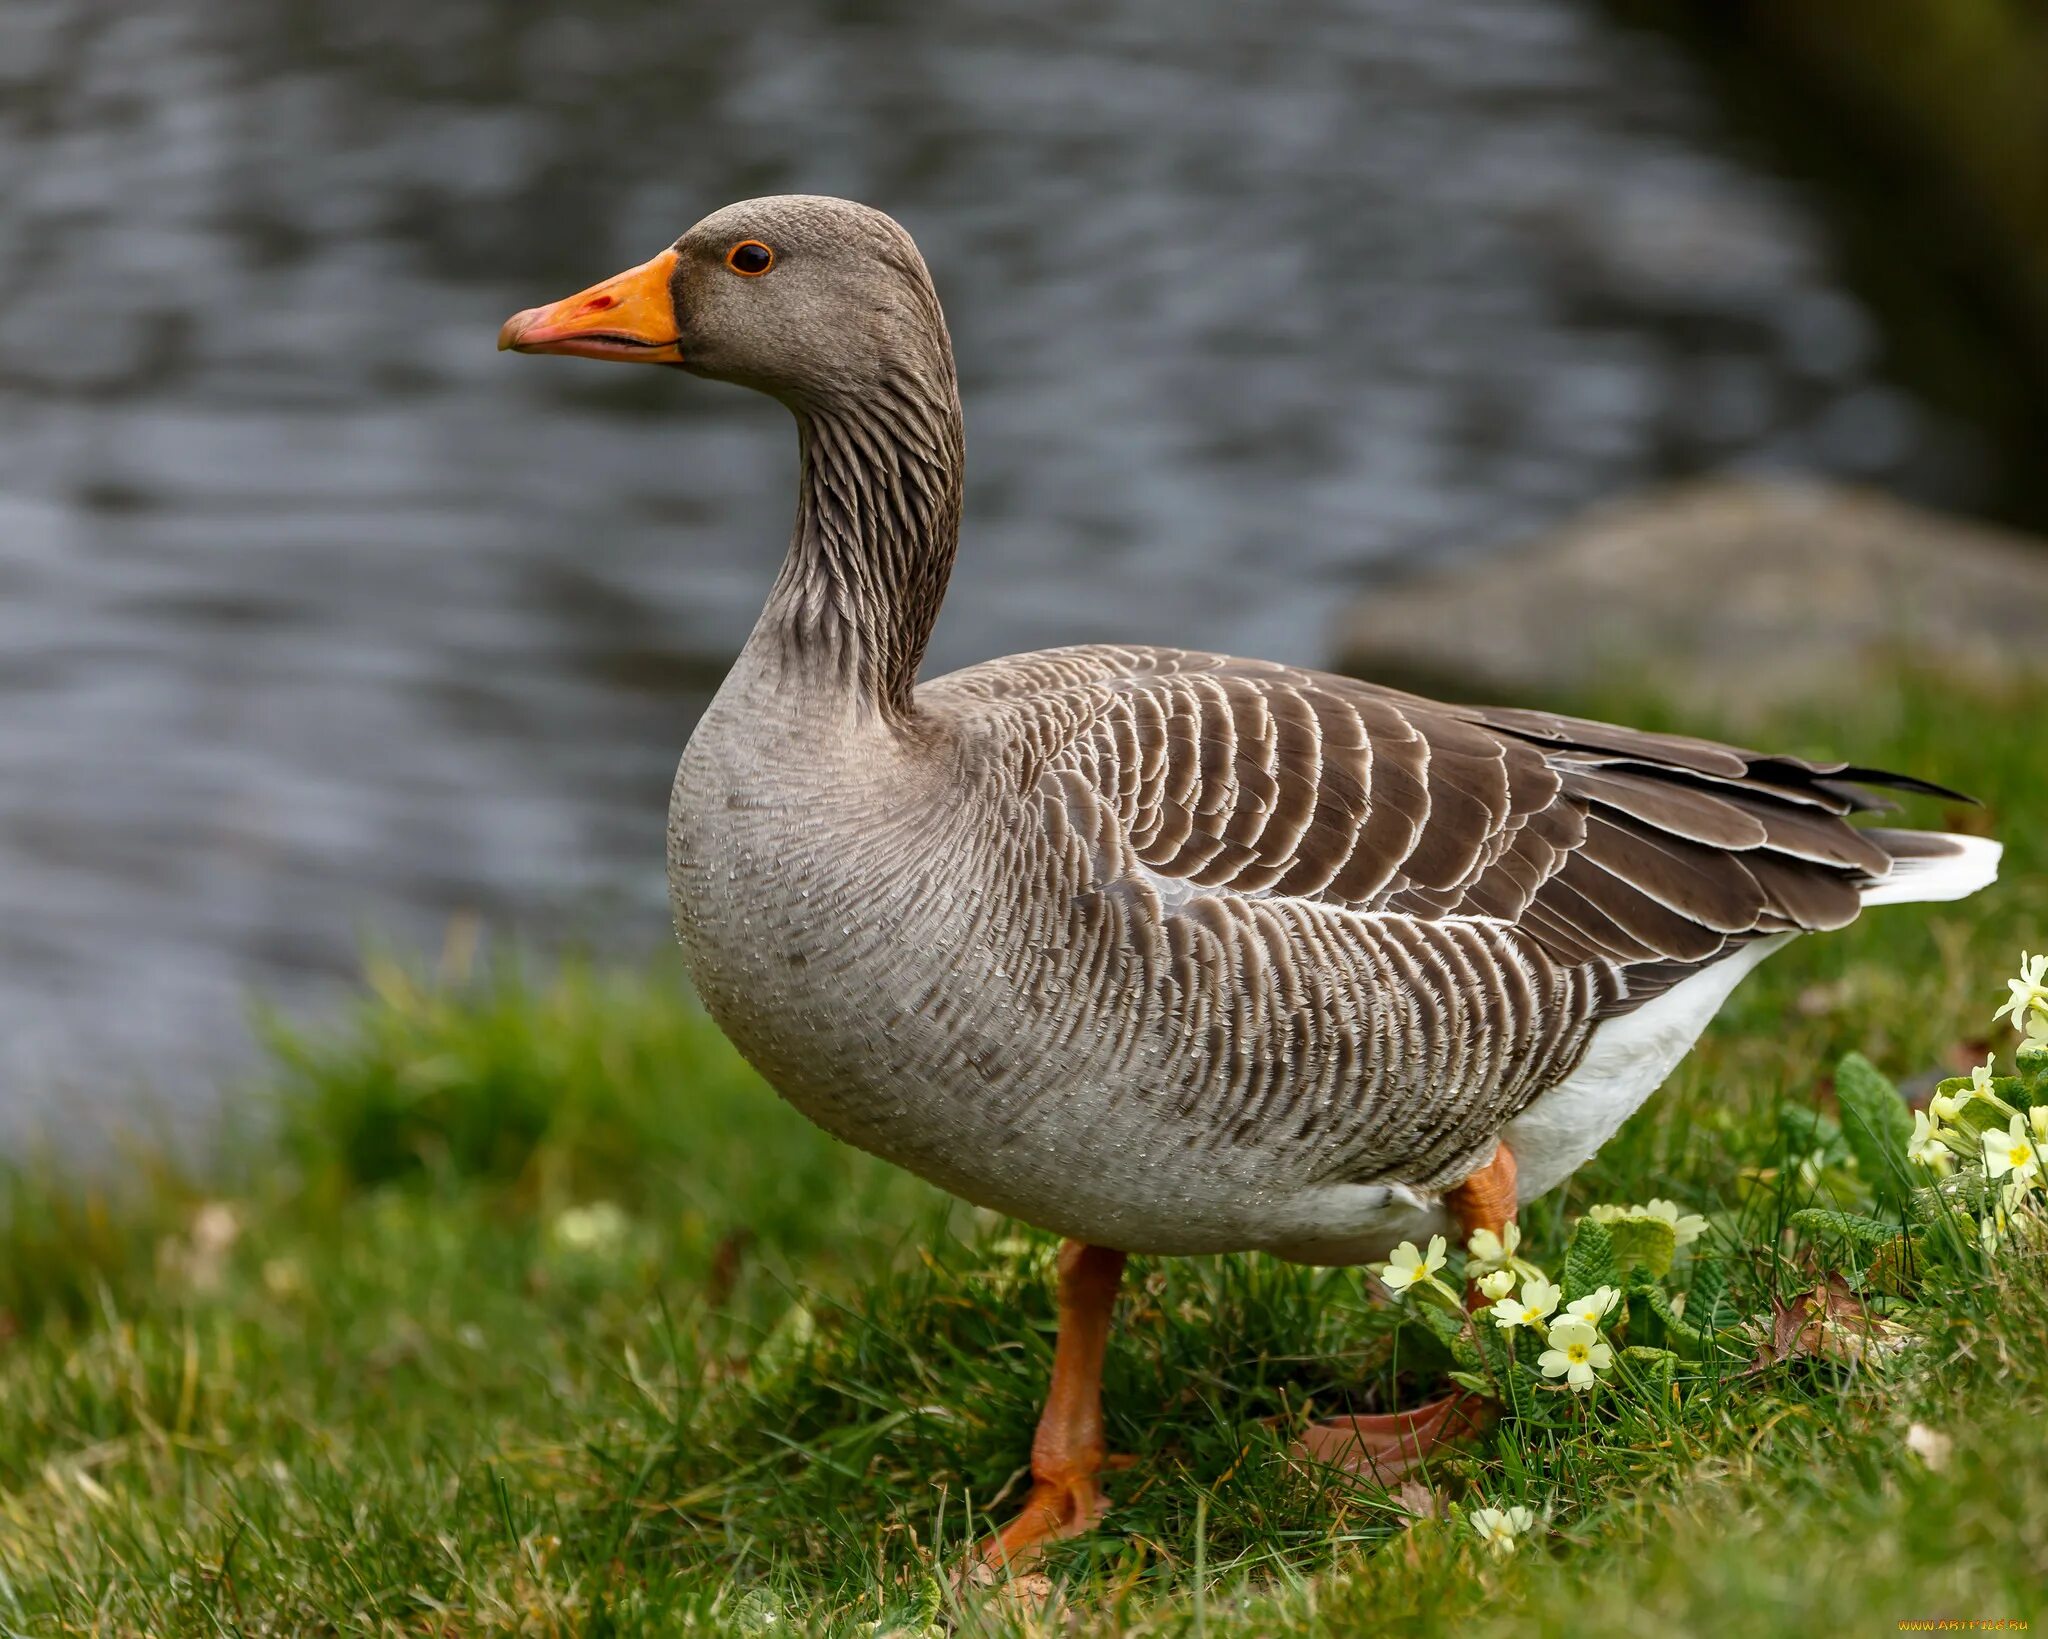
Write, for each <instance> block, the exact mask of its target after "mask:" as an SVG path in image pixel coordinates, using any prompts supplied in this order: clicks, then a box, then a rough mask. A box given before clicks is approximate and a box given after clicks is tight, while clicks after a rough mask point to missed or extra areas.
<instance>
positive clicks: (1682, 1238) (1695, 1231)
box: [1643, 1201, 1707, 1246]
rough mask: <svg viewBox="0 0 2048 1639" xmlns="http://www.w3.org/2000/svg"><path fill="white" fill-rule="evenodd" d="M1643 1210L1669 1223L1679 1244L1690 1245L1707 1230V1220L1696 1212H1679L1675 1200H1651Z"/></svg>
mask: <svg viewBox="0 0 2048 1639" xmlns="http://www.w3.org/2000/svg"><path fill="white" fill-rule="evenodd" d="M1643 1211H1644V1212H1646V1213H1647V1214H1648V1215H1649V1216H1650V1217H1652V1218H1662V1219H1663V1220H1664V1221H1665V1222H1666V1223H1667V1224H1669V1225H1670V1226H1671V1228H1672V1230H1673V1232H1674V1233H1675V1234H1676V1235H1677V1237H1678V1244H1679V1245H1680V1246H1690V1245H1691V1244H1692V1243H1693V1242H1694V1241H1696V1240H1698V1239H1699V1238H1700V1237H1701V1236H1702V1235H1704V1234H1705V1233H1706V1232H1707V1220H1706V1219H1704V1218H1702V1217H1701V1216H1700V1215H1699V1214H1698V1213H1697V1212H1680V1211H1679V1210H1678V1203H1677V1202H1676V1201H1651V1202H1650V1203H1649V1204H1648V1205H1647V1206H1645V1207H1644V1208H1643Z"/></svg>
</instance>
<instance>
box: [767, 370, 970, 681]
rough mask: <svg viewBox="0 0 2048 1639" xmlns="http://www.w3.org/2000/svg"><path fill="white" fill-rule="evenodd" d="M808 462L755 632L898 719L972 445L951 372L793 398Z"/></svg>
mask: <svg viewBox="0 0 2048 1639" xmlns="http://www.w3.org/2000/svg"><path fill="white" fill-rule="evenodd" d="M792 408H793V409H794V410H795V412H796V418H797V433H798V440H799V444H800V448H801V452H802V460H803V471H802V476H801V480H800V488H799V492H798V497H797V513H796V529H795V532H794V534H793V535H792V536H791V539H790V544H789V556H788V557H787V559H785V560H784V562H783V566H782V574H781V576H780V578H779V579H778V580H777V581H776V583H775V590H774V592H773V593H772V594H770V596H769V600H768V607H767V609H766V610H765V611H764V613H763V615H762V620H761V633H762V635H763V636H764V637H771V638H772V640H773V641H774V642H775V644H776V646H777V648H778V650H779V651H780V654H781V658H782V660H783V662H784V664H785V665H786V666H789V667H792V668H794V669H796V670H797V671H799V672H800V673H802V674H804V675H805V676H806V677H808V678H809V679H812V680H820V679H823V680H827V681H829V682H830V683H831V684H832V685H833V686H834V687H837V688H840V689H844V690H846V691H848V692H850V693H851V694H853V695H854V696H855V697H856V700H857V703H858V704H860V705H863V706H871V707H873V708H874V709H875V710H877V711H879V712H881V713H882V714H884V715H886V716H889V717H894V718H908V717H909V716H911V715H912V713H913V706H912V702H911V688H912V685H913V684H914V683H915V681H916V678H917V668H918V666H919V664H920V663H921V662H922V661H923V659H924V651H925V645H926V643H927V642H928V641H929V640H930V638H931V631H932V624H933V622H934V621H936V620H937V618H938V613H939V604H940V602H941V601H942V600H943V599H944V597H945V595H946V581H947V578H948V577H949V576H950V575H951V574H952V571H953V557H954V553H955V552H956V550H957V549H958V546H959V537H960V487H961V472H962V466H963V459H964V456H963V450H964V444H963V440H962V435H961V424H960V400H959V397H958V394H957V393H956V391H955V389H954V385H953V378H952V372H951V370H950V369H947V370H946V371H944V373H943V375H942V377H939V378H936V379H920V378H911V377H906V378H904V379H903V380H901V381H894V382H886V383H885V384H884V385H883V386H882V387H881V388H879V389H878V390H871V391H868V392H866V393H863V394H861V395H859V396H858V397H849V398H846V399H841V400H836V401H834V402H832V403H830V404H819V403H805V404H800V405H793V406H792Z"/></svg>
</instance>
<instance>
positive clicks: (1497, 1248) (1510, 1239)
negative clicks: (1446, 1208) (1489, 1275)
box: [1465, 1219, 1522, 1274]
mask: <svg viewBox="0 0 2048 1639" xmlns="http://www.w3.org/2000/svg"><path fill="white" fill-rule="evenodd" d="M1521 1244H1522V1230H1521V1226H1520V1225H1519V1224H1517V1223H1515V1222H1514V1221H1513V1220H1512V1219H1511V1220H1509V1222H1508V1223H1507V1225H1506V1226H1505V1227H1504V1228H1503V1229H1502V1230H1501V1232H1500V1233H1499V1234H1498V1235H1496V1234H1495V1233H1494V1232H1493V1231H1492V1230H1490V1229H1475V1230H1473V1231H1472V1238H1471V1239H1470V1240H1468V1241H1467V1242H1466V1243H1465V1251H1466V1253H1467V1254H1468V1255H1469V1256H1470V1257H1471V1259H1472V1264H1473V1266H1475V1267H1473V1268H1471V1269H1470V1270H1468V1272H1469V1273H1474V1274H1484V1273H1485V1272H1486V1271H1487V1270H1489V1269H1499V1268H1501V1267H1503V1266H1504V1265H1506V1264H1508V1263H1510V1262H1512V1261H1513V1260H1514V1256H1515V1253H1516V1251H1517V1250H1518V1249H1519V1248H1520V1246H1521Z"/></svg>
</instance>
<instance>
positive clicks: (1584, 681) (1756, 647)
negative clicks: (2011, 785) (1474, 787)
mask: <svg viewBox="0 0 2048 1639" xmlns="http://www.w3.org/2000/svg"><path fill="white" fill-rule="evenodd" d="M1336 651H1337V654H1338V656H1339V658H1338V661H1337V665H1338V668H1339V669H1340V670H1344V671H1349V672H1353V673H1355V674H1356V675H1358V676H1361V677H1370V678H1374V679H1377V680H1379V681H1382V682H1388V683H1395V684H1399V685H1402V686H1406V687H1411V688H1417V689H1422V690H1427V691H1431V692H1444V693H1449V694H1451V695H1453V696H1463V697H1464V698H1468V699H1472V698H1478V697H1481V696H1486V697H1491V698H1500V699H1543V698H1558V697H1569V696H1571V695H1574V694H1585V693H1590V692H1597V691H1599V690H1602V689H1604V688H1611V687H1612V686H1613V685H1614V684H1615V682H1616V681H1617V679H1618V678H1620V679H1626V680H1627V682H1628V684H1629V685H1630V686H1632V687H1633V686H1640V685H1641V684H1643V683H1645V682H1647V683H1648V684H1649V685H1650V686H1651V687H1653V688H1655V689H1657V690H1658V691H1659V692H1662V693H1664V694H1666V695H1668V696H1669V697H1671V698H1672V699H1675V700H1682V701H1684V702H1686V703H1687V704H1688V706H1697V707H1700V708H1701V709H1703V710H1706V711H1710V712H1713V713H1715V714H1717V715H1719V716H1721V717H1723V718H1725V719H1728V720H1730V721H1731V722H1735V723H1741V722H1744V721H1749V720H1754V719H1755V718H1757V717H1760V716H1762V715H1764V714H1766V713H1767V712H1768V711H1769V710H1770V709H1771V708H1773V707H1776V706H1782V705H1785V704H1788V703H1795V702H1813V701H1822V702H1825V701H1829V700H1834V699H1840V698H1844V697H1846V696H1849V695H1851V694H1853V693H1855V692H1858V691H1860V690H1863V689H1865V688H1867V687H1869V686H1870V683H1871V681H1872V679H1873V677H1875V676H1879V675H1882V674H1883V673H1884V672H1885V671H1891V670H1895V669H1896V667H1897V665H1898V663H1899V661H1900V660H1901V658H1902V657H1908V658H1917V659H1918V660H1919V661H1920V662H1922V663H1924V664H1931V665H1938V666H1939V667H1941V668H1942V669H1943V670H1944V671H1948V672H1953V673H1961V674H1964V675H1967V676H1968V677H1970V678H1971V679H1972V680H1973V681H1975V680H1982V681H1986V682H1988V681H1992V680H1995V679H1996V678H1998V677H2001V676H2004V677H2010V676H2011V675H2012V674H2013V672H2014V671H2015V670H2016V669H2018V668H2031V669H2040V668H2048V542H2043V541H2039V540H2035V539H2033V538H2031V537H2028V536H2024V535H2019V534H2015V533H2012V532H2010V531H2006V530H2001V529H1996V528H1992V527H1989V526H1987V525H1984V524H1980V523H1975V522H1971V521H1968V520H1964V519H1960V518H1953V517H1947V516H1943V515H1941V514H1938V513H1933V512H1927V511H1923V510H1921V509H1919V508H1917V507H1912V506H1908V505H1906V504H1905V503H1903V502H1900V501H1896V500H1893V499H1891V498H1890V497H1887V496H1883V495H1878V494H1874V493H1871V492H1868V491H1863V490H1857V489H1849V488H1843V487H1839V486H1835V485H1830V484H1822V483H1809V482H1774V481H1760V480H1754V479H1736V478H1717V479H1709V480H1701V481H1697V482H1693V483H1688V484H1683V485H1680V486H1677V487H1674V488H1671V489H1667V490H1659V491H1654V492H1651V493H1650V494H1648V495H1644V496H1640V497H1635V498H1631V499H1629V500H1625V501H1622V502H1618V503H1615V504H1612V505H1609V506H1604V507H1601V508H1599V509H1598V510H1596V511H1594V512H1591V513H1589V514H1587V515H1585V516H1583V517H1581V518H1579V519H1577V520H1575V521H1573V522H1570V523H1568V524H1566V525H1564V526H1563V527H1562V528H1560V529H1558V530H1556V531H1555V532H1553V533H1551V534H1549V535H1546V536H1543V537H1540V538H1538V539H1537V540H1535V541H1532V542H1530V543H1528V544H1527V545H1526V546H1525V547H1523V548H1522V549H1520V550H1519V551H1517V550H1510V551H1508V552H1506V553H1503V554H1501V555H1499V556H1497V557H1494V558H1490V559H1487V560H1484V561H1475V562H1470V563H1466V564H1461V565H1460V566H1458V567H1457V568H1455V569H1451V570H1447V571H1443V572H1440V573H1435V574H1431V575H1428V576H1425V577H1420V578H1416V579H1412V580H1407V581H1403V582H1399V583H1397V584H1394V585H1391V586H1387V587H1383V588H1379V589H1376V590H1374V591H1371V592H1368V593H1366V594H1365V595H1363V596H1362V597H1361V598H1360V599H1359V601H1358V602H1357V604H1356V605H1355V606H1354V607H1353V608H1352V609H1351V610H1349V611H1348V612H1347V613H1346V615H1345V616H1344V617H1343V619H1342V621H1341V623H1340V626H1339V629H1338V632H1337V635H1336Z"/></svg>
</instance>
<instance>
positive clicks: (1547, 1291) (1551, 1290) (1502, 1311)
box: [1487, 1278, 1564, 1332]
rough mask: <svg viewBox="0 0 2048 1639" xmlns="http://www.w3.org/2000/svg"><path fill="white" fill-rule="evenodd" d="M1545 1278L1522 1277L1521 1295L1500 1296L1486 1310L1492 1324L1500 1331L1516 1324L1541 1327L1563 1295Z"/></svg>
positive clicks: (1508, 1329)
mask: <svg viewBox="0 0 2048 1639" xmlns="http://www.w3.org/2000/svg"><path fill="white" fill-rule="evenodd" d="M1563 1296H1564V1294H1563V1293H1562V1292H1560V1291H1559V1290H1558V1289H1557V1288H1556V1287H1555V1286H1552V1285H1551V1284H1550V1282H1549V1281H1547V1280H1536V1279H1533V1278H1527V1279H1524V1280H1523V1282H1522V1295H1521V1296H1520V1297H1519V1298H1502V1299H1501V1300H1500V1301H1499V1302H1498V1303H1496V1304H1494V1306H1493V1307H1492V1308H1491V1309H1489V1310H1488V1311H1487V1313H1488V1314H1490V1315H1492V1316H1493V1323H1494V1325H1496V1326H1498V1327H1499V1328H1500V1329H1501V1330H1502V1331H1504V1332H1506V1331H1512V1330H1513V1329H1514V1328H1515V1327H1517V1326H1535V1327H1538V1328H1539V1329H1540V1328H1541V1327H1542V1325H1543V1322H1544V1319H1545V1317H1546V1316H1548V1315H1549V1314H1550V1312H1551V1311H1552V1310H1553V1309H1555V1308H1556V1307H1557V1301H1558V1299H1559V1298H1561V1297H1563Z"/></svg>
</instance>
